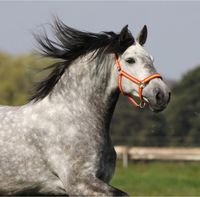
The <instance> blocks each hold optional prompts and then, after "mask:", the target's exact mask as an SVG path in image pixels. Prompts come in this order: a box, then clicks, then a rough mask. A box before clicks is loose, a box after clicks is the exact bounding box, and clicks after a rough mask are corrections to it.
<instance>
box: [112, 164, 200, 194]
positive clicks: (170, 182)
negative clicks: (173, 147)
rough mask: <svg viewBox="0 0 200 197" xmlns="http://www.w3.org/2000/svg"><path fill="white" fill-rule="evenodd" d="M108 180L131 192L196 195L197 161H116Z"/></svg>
mask: <svg viewBox="0 0 200 197" xmlns="http://www.w3.org/2000/svg"><path fill="white" fill-rule="evenodd" d="M111 184H112V185H113V186H115V187H118V188H120V189H122V190H124V191H126V192H127V193H128V194H129V195H132V196H200V163H199V162H187V163H181V162H150V163H144V162H137V163H135V164H133V163H130V164H129V167H128V168H122V166H121V164H120V163H118V164H117V169H116V171H115V176H114V177H113V180H112V183H111Z"/></svg>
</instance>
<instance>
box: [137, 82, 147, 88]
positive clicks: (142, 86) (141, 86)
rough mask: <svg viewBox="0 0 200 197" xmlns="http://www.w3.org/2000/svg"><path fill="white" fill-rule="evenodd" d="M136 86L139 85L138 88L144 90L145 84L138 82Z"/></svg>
mask: <svg viewBox="0 0 200 197" xmlns="http://www.w3.org/2000/svg"><path fill="white" fill-rule="evenodd" d="M138 85H139V87H140V88H145V86H146V84H145V83H143V82H140V83H139V84H138Z"/></svg>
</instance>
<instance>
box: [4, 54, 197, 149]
mask: <svg viewBox="0 0 200 197" xmlns="http://www.w3.org/2000/svg"><path fill="white" fill-rule="evenodd" d="M51 63H52V60H50V59H46V58H45V59H44V58H40V57H38V56H35V55H34V54H25V55H20V56H13V55H10V54H6V53H3V52H1V53H0V104H1V105H22V104H24V103H26V102H27V101H28V98H29V95H30V94H31V92H32V91H33V82H35V81H38V80H39V79H40V78H42V77H44V75H46V74H48V73H47V72H44V71H43V72H40V70H41V68H44V67H45V66H48V65H50V64H51ZM199 79H200V67H199V66H197V67H196V68H195V69H194V70H191V71H189V72H188V73H186V74H185V75H184V76H183V77H182V79H181V80H180V81H177V82H175V83H171V82H169V83H170V84H171V89H172V100H171V102H170V104H169V107H168V108H167V110H165V111H164V112H162V113H159V114H155V113H153V112H151V111H150V110H149V109H147V108H145V109H144V110H138V109H136V108H134V107H133V106H132V105H131V104H130V102H129V101H128V99H127V98H124V97H123V98H122V97H120V100H119V102H118V104H117V108H116V111H115V114H114V117H113V121H112V125H111V135H112V139H113V141H114V144H120V145H123V144H128V145H132V146H133V145H134V146H199V145H200V132H199V131H200V99H199V98H200V81H199Z"/></svg>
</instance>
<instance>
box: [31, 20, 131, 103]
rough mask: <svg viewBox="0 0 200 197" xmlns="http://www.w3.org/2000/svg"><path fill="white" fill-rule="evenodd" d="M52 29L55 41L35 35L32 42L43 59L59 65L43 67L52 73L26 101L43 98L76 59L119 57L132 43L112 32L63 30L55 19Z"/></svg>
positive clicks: (128, 36) (128, 38) (44, 36)
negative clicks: (38, 48)
mask: <svg viewBox="0 0 200 197" xmlns="http://www.w3.org/2000/svg"><path fill="white" fill-rule="evenodd" d="M125 28H127V26H125V27H124V29H125ZM53 29H54V36H55V40H56V41H53V40H51V39H49V38H48V36H47V35H46V34H44V35H35V38H36V40H37V42H38V43H39V46H40V52H41V54H42V55H43V56H46V57H52V58H56V59H62V61H60V62H57V63H55V64H53V65H50V66H48V67H47V68H53V70H52V72H51V73H50V74H49V76H47V77H46V78H45V79H43V80H42V81H41V82H39V83H38V84H37V86H36V90H35V93H34V94H33V95H32V97H31V98H30V100H34V101H38V100H41V99H43V98H44V97H46V96H47V95H48V94H49V93H50V92H51V91H52V89H53V88H54V86H55V85H56V83H57V82H58V81H59V79H60V78H61V76H62V75H63V73H64V72H65V70H66V68H67V67H68V66H69V65H70V64H71V63H72V62H73V61H74V60H75V59H77V58H78V57H80V56H84V55H86V54H88V53H90V52H94V53H93V54H94V57H96V56H98V55H99V54H106V53H118V54H121V53H123V52H124V51H125V50H126V49H127V48H128V47H129V46H130V45H132V44H133V43H134V38H133V36H132V34H131V33H130V32H128V34H126V35H124V34H123V36H121V34H122V32H121V33H119V34H117V33H114V32H101V33H90V32H83V31H79V30H76V29H74V28H71V27H68V26H66V25H65V24H64V23H63V22H62V21H60V20H59V19H56V20H55V22H54V25H53ZM122 31H123V30H122Z"/></svg>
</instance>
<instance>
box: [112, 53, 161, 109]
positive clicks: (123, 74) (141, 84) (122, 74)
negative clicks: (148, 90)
mask: <svg viewBox="0 0 200 197" xmlns="http://www.w3.org/2000/svg"><path fill="white" fill-rule="evenodd" d="M115 59H116V65H117V69H118V71H119V81H118V83H119V89H120V91H121V93H122V94H123V95H124V96H127V97H128V98H129V100H130V101H131V102H132V103H133V105H135V107H140V108H144V106H145V101H144V99H143V96H142V92H143V89H144V87H145V86H146V85H147V84H148V83H149V81H151V80H152V79H155V78H160V79H162V77H161V75H160V74H158V73H155V74H153V75H150V76H148V77H147V78H145V79H143V80H139V79H137V78H135V77H134V76H132V75H130V74H128V73H127V72H125V71H124V70H122V69H121V65H120V61H119V56H118V55H117V54H115ZM122 77H126V78H127V79H129V80H130V81H132V82H133V83H135V84H137V85H138V87H139V88H138V95H139V99H140V103H137V102H136V101H135V99H134V98H133V97H132V96H131V94H128V93H124V91H123V89H122Z"/></svg>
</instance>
